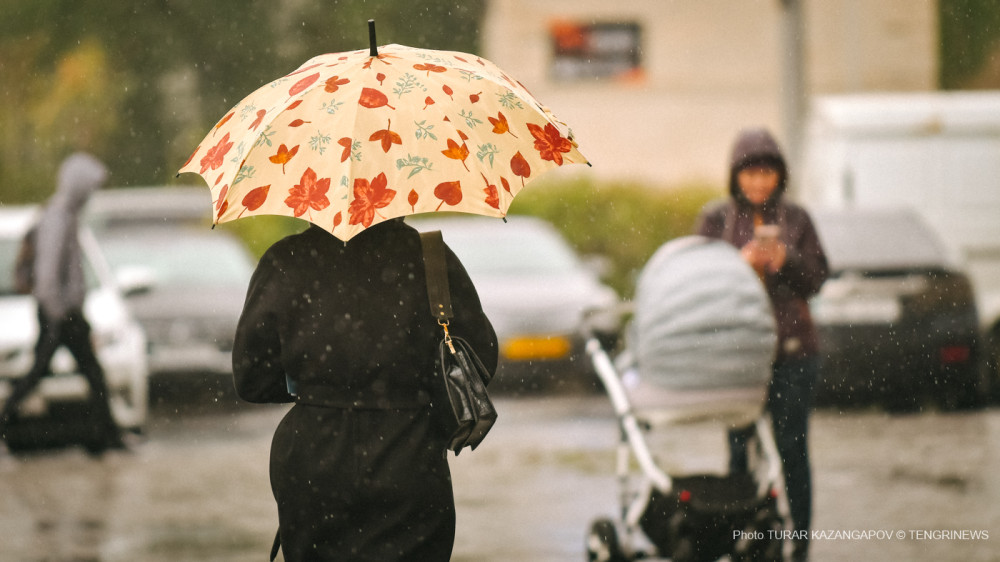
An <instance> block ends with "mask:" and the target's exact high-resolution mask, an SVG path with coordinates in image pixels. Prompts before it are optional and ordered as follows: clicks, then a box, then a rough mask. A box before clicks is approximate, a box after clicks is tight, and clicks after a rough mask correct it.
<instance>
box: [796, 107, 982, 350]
mask: <svg viewBox="0 0 1000 562" xmlns="http://www.w3.org/2000/svg"><path fill="white" fill-rule="evenodd" d="M804 149H805V150H804V161H803V173H802V176H801V177H800V178H798V179H799V181H798V182H797V183H796V186H795V187H796V189H797V194H798V198H799V199H800V200H801V201H802V202H804V203H805V204H806V205H807V206H811V207H819V208H830V207H833V208H850V207H858V208H869V209H870V208H889V207H897V208H898V207H906V208H910V209H912V210H914V211H916V212H917V213H918V214H919V215H921V216H922V217H923V218H924V219H925V220H926V221H927V223H928V224H930V225H931V226H932V227H933V228H934V229H935V230H936V231H937V232H938V234H939V235H940V237H941V239H942V240H943V242H944V243H945V244H946V245H947V247H948V250H949V251H950V253H951V255H952V257H953V259H954V260H955V261H956V263H957V265H959V266H960V267H962V268H963V269H964V270H965V271H966V272H967V273H968V275H969V276H970V278H971V279H972V283H973V286H974V289H975V293H976V300H977V306H978V310H979V320H980V324H981V326H982V328H983V334H984V335H985V336H986V341H987V348H986V350H987V353H988V357H989V358H990V359H992V364H993V366H994V368H996V367H997V365H998V361H997V359H998V357H1000V92H997V91H981V92H920V93H873V94H849V95H831V96H819V97H816V98H815V99H814V100H813V104H812V107H811V114H810V117H809V122H808V127H807V131H806V137H805V147H804Z"/></svg>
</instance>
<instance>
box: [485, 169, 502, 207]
mask: <svg viewBox="0 0 1000 562" xmlns="http://www.w3.org/2000/svg"><path fill="white" fill-rule="evenodd" d="M482 176H483V181H484V182H486V189H484V190H483V192H485V193H486V204H487V205H489V206H490V207H493V208H494V209H498V210H499V209H500V192H499V191H497V186H495V185H492V184H491V183H490V180H489V179H487V178H486V174H482Z"/></svg>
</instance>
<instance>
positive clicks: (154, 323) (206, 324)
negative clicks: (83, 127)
mask: <svg viewBox="0 0 1000 562" xmlns="http://www.w3.org/2000/svg"><path fill="white" fill-rule="evenodd" d="M211 209H212V204H211V197H210V195H209V191H208V189H205V188H174V187H164V188H129V189H106V190H103V191H100V192H98V193H95V194H94V196H93V197H92V199H91V202H90V204H89V206H88V222H89V223H90V224H91V225H92V226H93V228H94V231H95V233H96V235H97V238H98V240H99V242H100V244H101V247H102V249H103V250H104V253H105V254H106V255H107V258H108V261H109V262H110V263H111V265H112V267H113V268H114V269H115V271H116V272H117V274H118V275H119V276H120V277H122V278H127V279H136V278H138V279H145V280H148V282H149V283H150V284H151V285H152V288H151V290H149V291H147V292H145V293H143V294H139V295H135V296H133V297H131V298H130V299H129V301H128V304H129V306H130V308H131V309H132V311H133V313H134V314H135V316H136V318H137V319H138V320H139V322H140V323H141V324H142V326H143V327H144V328H145V330H146V335H147V337H148V339H149V365H150V371H151V373H152V375H154V376H156V377H157V378H160V377H161V376H167V377H174V376H177V375H209V376H212V375H230V374H231V373H232V345H233V336H234V334H235V332H236V323H237V321H238V320H239V316H240V312H241V311H242V307H243V301H244V298H245V296H246V290H247V286H248V285H249V282H250V276H251V275H252V274H253V270H254V267H255V263H254V260H253V258H252V257H251V255H250V253H249V251H248V250H247V249H246V247H245V246H244V244H243V243H242V241H241V240H239V239H238V238H237V237H236V236H234V235H233V234H231V233H230V232H227V231H225V230H221V229H211V228H210V217H211Z"/></svg>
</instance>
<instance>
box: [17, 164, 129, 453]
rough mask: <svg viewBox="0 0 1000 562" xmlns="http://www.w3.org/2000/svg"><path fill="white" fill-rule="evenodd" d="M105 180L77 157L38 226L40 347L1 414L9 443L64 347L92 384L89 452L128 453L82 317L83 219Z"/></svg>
mask: <svg viewBox="0 0 1000 562" xmlns="http://www.w3.org/2000/svg"><path fill="white" fill-rule="evenodd" d="M107 177H108V171H107V168H105V167H104V165H103V164H102V163H101V162H100V161H99V160H97V159H96V158H94V157H93V156H91V155H90V154H85V153H82V152H78V153H75V154H73V155H71V156H69V157H67V158H66V160H64V161H63V163H62V165H61V166H60V167H59V176H58V184H57V186H56V192H55V194H54V195H53V196H52V198H51V199H50V200H49V202H48V203H47V204H46V206H45V208H44V210H43V211H42V213H41V216H40V218H39V220H38V224H37V226H36V228H37V230H36V235H35V240H36V242H35V259H34V273H33V279H34V281H33V285H32V287H31V293H32V295H34V297H35V299H36V300H37V301H38V327H39V334H38V341H37V343H36V344H35V360H34V364H33V365H32V367H31V370H30V371H29V372H28V373H27V374H26V375H25V376H24V377H22V378H20V379H18V380H17V382H15V383H14V385H13V388H12V390H11V394H10V396H9V397H8V398H7V402H6V404H4V407H3V410H2V412H0V433H2V434H4V437H5V438H6V428H7V427H8V424H9V423H10V421H11V420H12V419H13V418H14V416H15V415H16V414H17V409H18V406H19V405H20V403H21V402H22V401H23V400H24V399H25V398H26V397H27V396H28V394H30V393H31V391H32V390H34V389H35V387H36V386H38V383H39V382H41V380H42V378H43V377H45V376H46V375H47V374H49V364H50V363H51V362H52V356H53V355H54V354H55V352H56V350H57V349H59V346H61V345H65V346H66V347H67V348H68V349H69V351H70V352H71V353H72V354H73V358H74V359H75V360H76V364H77V367H78V368H79V370H80V372H81V373H82V374H83V376H84V377H86V379H87V382H88V383H89V384H90V403H91V407H90V409H91V417H92V419H93V425H94V428H95V430H96V433H97V435H96V436H95V437H92V438H91V439H90V440H88V442H87V444H86V445H87V447H88V448H89V449H90V450H91V452H94V453H100V452H103V451H104V450H105V449H122V448H124V447H125V445H124V443H123V441H122V435H121V431H120V430H119V428H118V426H117V424H116V423H115V421H114V418H113V417H112V414H111V409H110V406H109V405H108V388H107V384H106V382H105V380H104V370H103V369H102V368H101V364H100V362H99V361H98V359H97V355H96V354H95V352H94V345H93V343H92V342H91V335H90V324H89V323H88V322H87V319H86V318H85V317H84V314H83V302H84V298H85V297H86V293H87V286H86V280H85V278H84V273H83V257H82V250H81V248H80V240H79V238H78V230H79V217H80V213H81V211H82V210H83V207H84V206H85V205H86V203H87V201H88V200H89V199H90V195H91V194H92V193H93V192H94V191H96V190H97V189H98V188H99V187H101V186H102V185H103V184H104V182H105V181H107Z"/></svg>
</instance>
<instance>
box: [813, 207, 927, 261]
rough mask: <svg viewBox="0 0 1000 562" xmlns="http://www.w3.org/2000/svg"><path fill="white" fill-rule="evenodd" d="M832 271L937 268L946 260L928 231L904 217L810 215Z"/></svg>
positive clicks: (924, 226) (912, 217)
mask: <svg viewBox="0 0 1000 562" xmlns="http://www.w3.org/2000/svg"><path fill="white" fill-rule="evenodd" d="M813 216H814V219H815V222H816V228H817V230H818V231H819V236H820V240H821V242H822V244H823V248H824V250H825V252H826V254H827V257H828V258H829V261H830V266H831V267H832V268H833V269H834V270H842V269H866V270H899V269H915V268H924V267H932V268H934V267H941V266H942V265H944V264H945V263H946V261H947V256H946V254H945V252H944V250H943V248H942V246H941V243H940V242H939V240H938V238H937V236H936V235H935V233H934V232H933V231H931V230H930V228H929V227H927V226H926V225H924V224H923V223H922V222H920V220H919V219H917V218H916V217H915V216H913V215H911V214H908V213H894V212H884V213H876V212H868V213H851V212H844V213H822V212H818V213H814V214H813Z"/></svg>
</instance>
